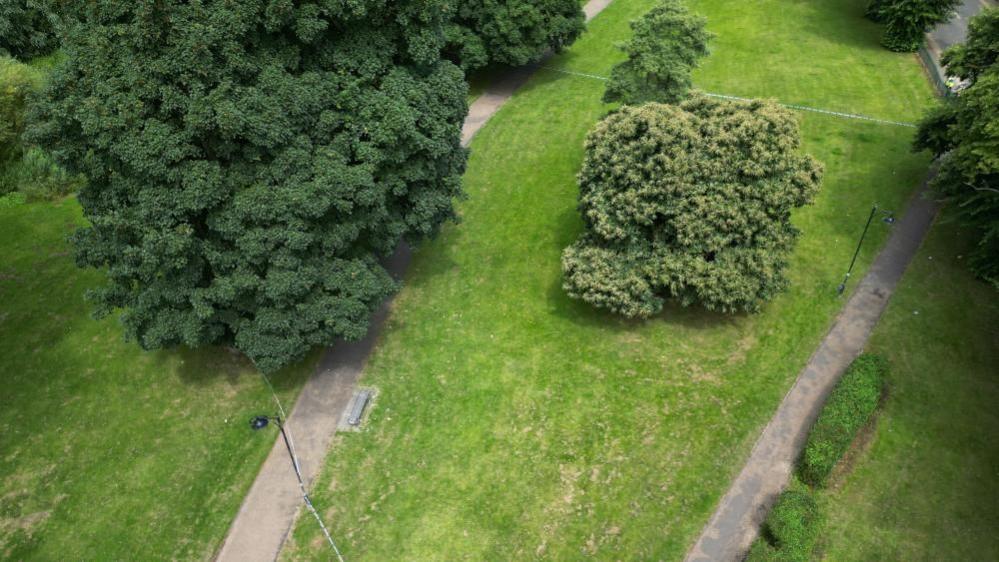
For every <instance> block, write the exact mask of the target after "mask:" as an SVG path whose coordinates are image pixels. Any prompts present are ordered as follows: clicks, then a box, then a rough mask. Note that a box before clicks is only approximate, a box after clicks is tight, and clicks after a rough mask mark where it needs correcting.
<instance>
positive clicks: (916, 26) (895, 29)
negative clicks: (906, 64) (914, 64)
mask: <svg viewBox="0 0 999 562" xmlns="http://www.w3.org/2000/svg"><path fill="white" fill-rule="evenodd" d="M960 3H961V0H891V1H889V2H886V3H885V5H884V7H883V8H882V9H881V12H880V13H881V17H880V19H881V21H883V22H884V23H885V33H884V36H883V37H882V38H881V43H882V44H883V45H884V46H885V47H887V48H888V49H890V50H892V51H898V52H911V51H917V50H919V48H920V47H922V46H923V41H924V38H925V33H926V32H927V31H929V30H930V29H931V28H932V27H933V26H935V25H937V24H939V23H943V22H945V21H947V20H949V19H950V18H951V16H952V15H953V14H954V9H955V8H957V6H958V5H959V4H960Z"/></svg>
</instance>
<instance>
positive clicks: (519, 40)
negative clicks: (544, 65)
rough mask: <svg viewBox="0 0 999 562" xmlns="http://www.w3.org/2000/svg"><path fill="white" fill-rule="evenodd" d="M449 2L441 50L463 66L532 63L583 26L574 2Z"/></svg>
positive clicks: (573, 36)
mask: <svg viewBox="0 0 999 562" xmlns="http://www.w3.org/2000/svg"><path fill="white" fill-rule="evenodd" d="M451 1H452V3H453V9H454V12H455V14H454V18H453V19H452V21H451V23H450V24H449V25H448V26H447V38H448V47H447V53H448V56H449V58H451V59H452V60H454V61H455V62H457V63H458V64H460V65H461V66H462V68H464V69H466V70H473V69H476V68H481V67H483V66H486V65H488V64H491V63H500V64H507V65H512V66H520V65H524V64H528V63H531V62H537V61H539V60H541V57H542V56H543V55H544V54H545V52H546V51H547V50H549V49H551V50H554V51H559V50H561V49H563V48H565V47H568V46H569V45H571V44H572V42H573V41H575V40H576V38H577V37H578V36H579V34H580V33H582V31H583V27H584V23H583V22H584V16H583V10H582V9H581V7H580V6H581V4H580V2H579V1H578V0H451Z"/></svg>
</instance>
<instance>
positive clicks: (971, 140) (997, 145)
mask: <svg viewBox="0 0 999 562" xmlns="http://www.w3.org/2000/svg"><path fill="white" fill-rule="evenodd" d="M997 55H999V8H992V9H990V10H987V11H985V12H983V13H982V14H980V15H979V16H977V17H976V18H974V19H972V20H971V24H970V26H969V35H968V41H967V43H966V44H964V45H962V46H956V47H953V48H951V49H950V50H948V51H947V52H946V53H945V54H944V57H943V60H944V61H947V62H948V66H947V70H948V72H950V73H951V74H954V75H957V76H960V77H961V78H963V79H965V80H969V81H970V82H971V85H970V86H969V87H967V88H966V89H964V90H963V91H961V93H960V95H959V96H952V97H950V98H948V99H947V100H945V101H944V103H943V104H942V105H941V106H940V107H938V108H936V109H934V110H932V111H930V113H929V114H928V115H927V116H926V117H925V118H924V119H923V120H922V122H921V123H920V124H919V130H918V132H917V134H916V141H915V148H916V149H917V150H923V149H928V150H930V151H932V152H933V153H934V154H935V155H937V156H938V157H939V160H940V166H939V170H938V172H937V175H936V177H934V178H933V182H932V184H931V185H932V187H933V188H935V189H936V190H937V192H938V193H939V194H941V195H942V196H943V197H945V198H946V199H947V200H948V201H950V202H951V203H952V205H951V208H952V209H954V211H955V212H956V213H957V216H958V217H960V219H961V220H962V221H963V222H964V223H965V224H967V225H969V226H971V227H972V228H973V229H974V230H975V231H976V232H977V233H979V238H978V244H977V246H976V248H975V250H974V251H973V252H972V254H971V256H970V258H971V259H970V260H969V263H970V265H971V267H972V269H973V270H974V271H975V272H976V273H977V274H978V275H979V276H980V277H981V278H983V279H985V280H986V281H987V282H989V283H991V284H992V285H993V286H995V287H997V288H999V63H997V62H996V59H997Z"/></svg>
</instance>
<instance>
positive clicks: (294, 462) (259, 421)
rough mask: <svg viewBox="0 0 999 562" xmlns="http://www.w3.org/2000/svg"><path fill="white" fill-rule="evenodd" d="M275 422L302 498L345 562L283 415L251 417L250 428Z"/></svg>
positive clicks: (258, 428) (336, 552)
mask: <svg viewBox="0 0 999 562" xmlns="http://www.w3.org/2000/svg"><path fill="white" fill-rule="evenodd" d="M279 407H280V406H279ZM272 421H273V422H274V424H275V425H277V426H278V429H279V430H281V437H282V438H283V439H284V446H285V448H287V449H288V456H289V457H291V466H292V467H294V468H295V476H296V477H297V478H298V487H299V489H300V490H301V491H302V499H303V500H304V501H305V505H306V507H308V508H309V511H311V512H312V516H313V517H315V518H316V521H317V522H318V523H319V528H320V529H322V531H323V535H325V536H326V541H327V542H328V543H329V545H330V547H331V548H332V549H333V552H334V553H335V554H336V557H337V560H339V561H340V562H343V556H342V555H341V554H340V549H339V548H337V546H336V543H334V542H333V537H332V535H330V532H329V530H328V529H327V528H326V524H325V523H323V520H322V518H321V517H320V516H319V512H318V511H316V508H315V506H314V505H312V498H310V497H309V493H308V492H307V491H306V490H305V480H303V479H302V469H301V468H300V467H299V466H298V457H297V456H295V450H294V449H293V448H292V446H291V441H290V440H289V439H288V433H287V432H286V431H285V429H284V423H282V421H281V416H264V415H259V416H253V417H252V418H250V429H252V430H254V431H257V430H260V429H263V428H265V427H267V424H269V423H270V422H272Z"/></svg>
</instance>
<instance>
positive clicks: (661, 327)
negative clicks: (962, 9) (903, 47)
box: [285, 0, 931, 560]
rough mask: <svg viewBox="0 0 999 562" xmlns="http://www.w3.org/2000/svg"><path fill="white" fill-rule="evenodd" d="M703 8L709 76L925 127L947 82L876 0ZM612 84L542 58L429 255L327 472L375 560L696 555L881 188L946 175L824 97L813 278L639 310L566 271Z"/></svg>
mask: <svg viewBox="0 0 999 562" xmlns="http://www.w3.org/2000/svg"><path fill="white" fill-rule="evenodd" d="M651 3H652V2H651V0H616V1H615V2H614V3H613V4H611V6H610V7H609V8H607V10H606V11H605V12H604V13H602V14H601V15H600V16H599V17H597V18H596V19H595V20H594V21H593V22H591V24H590V26H589V31H588V32H587V34H586V35H584V36H583V37H582V38H581V39H580V40H579V42H577V43H576V44H575V45H574V46H573V47H572V48H571V49H570V50H569V51H568V52H567V53H565V54H563V55H561V56H560V57H558V58H556V59H555V60H554V61H553V62H552V63H551V64H552V65H554V66H556V67H561V68H564V69H568V70H572V71H577V72H587V73H594V74H604V75H606V73H607V72H609V69H610V67H611V66H612V65H613V64H614V63H615V62H616V61H617V60H619V57H620V54H619V53H618V52H617V51H616V50H615V49H614V48H613V44H614V42H615V41H619V40H622V39H624V38H625V37H627V33H628V27H627V22H628V20H629V19H632V18H635V17H637V16H639V15H640V14H641V13H643V12H644V11H645V10H647V9H648V7H649V6H650V5H651ZM693 5H694V8H695V9H697V10H698V11H701V12H702V13H704V14H706V15H707V16H708V17H709V21H710V23H709V27H710V28H711V29H712V31H714V32H716V33H717V34H718V35H719V39H718V41H717V43H716V44H715V47H714V53H713V54H712V55H711V57H710V58H709V61H708V62H707V64H706V66H705V67H704V68H703V69H702V70H701V71H700V72H699V73H698V74H697V75H696V76H695V80H696V82H697V83H698V84H699V85H701V86H702V87H703V88H705V89H708V90H711V91H716V92H722V93H730V94H737V95H764V96H771V97H777V98H778V99H780V100H781V101H785V102H794V103H804V104H807V105H812V106H821V107H826V108H828V109H835V110H839V111H850V112H856V113H864V114H869V115H873V116H877V117H883V118H889V119H896V120H906V121H911V120H914V119H916V118H917V117H918V115H919V113H920V112H921V110H922V108H923V107H925V105H926V104H927V102H928V100H929V99H930V96H931V89H930V86H929V85H928V84H927V83H926V81H925V80H924V78H923V76H922V72H921V69H920V67H919V65H918V63H917V62H916V59H915V58H914V57H912V56H907V55H896V54H893V53H889V52H887V51H884V50H883V49H881V48H880V47H879V46H878V43H877V42H878V38H879V30H878V29H877V27H876V26H873V25H868V24H867V23H866V22H865V21H864V20H863V19H862V17H861V16H862V13H863V8H864V2H863V1H861V0H837V1H825V2H819V1H815V2H787V1H780V0H765V1H762V2H754V3H752V6H746V7H741V6H740V5H739V4H738V3H733V2H728V1H723V0H711V1H707V0H705V1H700V2H694V3H693ZM804 52H808V53H810V54H809V56H807V57H806V56H802V53H804ZM885 87H888V89H885ZM602 93H603V83H602V82H600V81H598V80H593V79H587V78H582V77H577V76H570V75H565V74H560V73H557V72H553V71H550V70H542V71H540V72H539V73H538V74H537V75H536V76H535V77H534V78H533V79H532V80H531V81H530V82H529V83H528V84H527V85H526V86H525V87H524V88H523V89H522V90H521V91H519V92H518V93H517V95H516V96H514V98H513V99H512V100H511V101H510V102H509V103H508V104H507V105H506V106H504V108H503V109H502V111H500V113H499V114H498V115H496V116H495V117H494V118H493V119H492V120H491V121H490V122H489V123H488V124H487V125H486V126H485V128H484V129H483V130H482V131H481V132H480V133H479V135H478V136H477V137H476V139H475V141H474V142H473V144H472V156H471V160H470V162H469V169H468V172H467V174H466V177H465V181H466V186H467V190H468V193H469V199H468V200H467V201H465V202H464V203H463V204H462V206H461V214H462V216H463V219H464V220H463V222H462V224H460V225H458V226H455V227H449V228H447V229H445V231H444V232H443V233H442V235H441V236H440V237H439V238H438V239H437V240H435V241H433V242H431V243H428V244H426V245H425V246H424V247H423V248H421V249H420V250H419V252H418V253H417V255H416V257H415V260H414V263H413V265H412V268H411V270H410V271H409V273H408V277H407V286H406V287H405V288H404V290H403V291H402V293H401V294H400V295H399V297H398V299H397V300H396V301H395V304H394V307H395V308H394V311H393V314H392V316H391V318H390V320H389V324H388V329H387V330H386V333H385V335H384V337H383V339H382V341H381V343H380V345H379V347H378V349H377V350H376V352H375V353H374V355H373V357H372V358H371V360H370V362H369V364H368V368H367V371H366V374H365V380H364V384H368V385H373V386H377V387H379V388H380V389H381V394H380V396H379V399H378V402H377V403H376V404H375V406H374V408H373V410H372V412H371V418H370V422H369V426H368V428H367V429H366V430H365V431H362V432H360V433H356V434H350V435H345V436H342V437H341V438H340V441H339V443H338V445H337V446H336V447H335V448H334V449H333V451H332V453H331V455H330V456H329V459H328V464H327V466H326V468H325V470H324V472H323V475H322V477H321V478H320V479H319V481H318V483H317V486H316V491H317V496H318V497H317V504H319V505H322V506H331V507H329V509H328V510H327V512H326V515H327V517H328V519H329V523H330V524H331V525H332V529H333V532H334V534H335V536H337V537H338V538H339V539H340V541H341V543H342V545H343V547H344V549H345V550H346V554H347V556H348V557H349V558H350V559H351V560H389V559H391V560H466V559H467V560H489V559H524V558H531V557H535V556H537V557H543V558H552V559H576V558H579V557H581V556H593V557H595V558H598V559H613V558H615V557H624V558H633V559H659V558H663V559H678V558H680V557H681V556H682V555H683V553H684V552H685V550H686V549H687V547H688V545H689V544H690V542H691V541H692V540H693V538H694V537H695V536H696V534H697V532H698V531H699V530H700V529H701V527H702V526H703V524H704V522H705V521H706V520H707V518H708V517H709V515H710V512H711V510H712V509H713V508H714V505H715V504H716V502H717V500H718V498H719V497H720V496H721V495H722V494H723V493H724V490H725V488H726V486H727V485H728V483H729V481H730V479H731V478H732V476H733V475H734V474H735V472H737V470H738V469H739V467H740V466H741V464H742V462H743V461H744V459H745V457H746V455H747V454H748V452H749V449H750V447H751V446H752V443H753V441H754V440H755V438H756V436H757V434H758V432H759V430H760V428H761V427H762V426H763V425H764V424H765V423H766V421H767V419H768V418H769V417H770V415H771V414H772V413H773V410H774V408H775V407H776V405H777V404H778V402H779V400H780V398H781V396H782V395H783V394H784V392H785V391H786V389H787V387H788V385H789V384H790V383H791V381H792V380H793V379H794V377H795V375H796V374H797V373H798V371H799V370H800V369H801V367H802V366H803V365H804V363H805V361H806V360H807V358H808V357H809V355H810V354H811V352H812V351H813V349H814V347H815V346H816V345H817V343H818V342H819V340H820V339H821V337H822V335H823V334H824V333H825V331H826V330H827V329H828V326H829V324H830V322H831V321H832V318H833V316H834V315H835V313H836V312H837V311H838V310H839V308H840V306H841V304H842V302H843V301H842V300H841V299H838V298H836V296H835V286H836V284H837V283H838V282H839V279H840V278H841V277H842V274H843V271H844V268H845V267H846V266H847V264H848V263H849V259H850V255H851V253H852V251H853V248H854V245H855V243H856V238H857V236H859V234H860V230H861V229H862V228H863V223H864V220H865V219H866V216H867V212H868V211H869V209H870V205H871V203H872V202H874V201H877V202H878V203H880V204H882V205H883V206H885V207H895V208H899V207H901V206H902V204H903V202H904V201H905V199H906V198H907V196H908V195H909V194H910V193H911V192H912V190H913V188H915V187H916V186H917V185H918V184H919V183H920V182H921V181H922V178H923V176H924V173H925V168H926V159H925V157H923V156H920V155H913V154H911V153H910V151H909V142H910V140H911V135H912V129H907V128H901V127H891V126H884V125H874V124H870V123H864V122H858V121H851V120H844V119H838V118H834V117H829V116H823V115H816V114H808V113H802V114H801V123H802V132H803V136H804V139H805V148H806V149H807V150H808V151H810V152H811V153H812V154H814V155H815V156H816V157H818V158H819V159H820V160H822V161H823V162H824V163H825V164H826V168H827V172H826V178H825V182H824V187H823V191H822V193H821V195H820V196H819V197H818V200H817V202H816V204H815V206H813V207H810V208H807V209H804V210H803V211H802V212H800V213H797V214H796V215H795V217H794V221H795V223H796V224H797V226H798V227H799V228H801V229H802V230H803V232H804V235H803V238H802V240H801V242H800V243H799V245H798V249H797V251H796V253H795V254H794V257H793V260H792V267H791V269H790V277H791V281H792V288H791V290H790V291H789V292H788V293H786V294H784V295H782V296H781V297H779V298H778V299H776V300H775V301H774V302H773V303H771V304H770V305H769V306H768V307H767V308H766V310H765V311H764V312H763V313H761V314H757V315H742V316H722V315H716V314H709V313H706V312H704V311H703V310H700V309H679V308H676V307H672V308H668V309H667V310H666V311H665V312H664V314H663V315H662V316H661V317H659V318H656V319H653V320H651V321H648V322H640V323H638V322H624V321H621V320H619V319H617V318H614V317H612V316H609V315H606V314H602V313H599V312H596V311H594V310H593V309H591V308H589V307H587V306H585V305H583V304H580V303H578V302H573V301H570V300H569V299H568V298H566V296H565V295H564V293H563V291H562V289H561V286H560V285H561V278H560V269H559V256H560V254H561V251H562V249H563V248H564V247H565V246H566V245H567V244H569V243H570V242H571V241H572V240H573V239H574V238H575V237H576V235H577V234H578V232H579V229H580V222H579V218H578V215H577V213H576V210H575V207H576V195H577V191H576V189H577V188H576V184H575V173H576V171H577V170H578V167H579V164H580V160H581V156H582V139H583V136H584V135H585V133H586V131H587V130H588V129H589V128H590V127H591V126H592V125H593V123H594V122H595V121H596V120H597V119H599V118H600V116H601V115H603V114H604V113H605V112H606V111H607V109H608V107H607V106H605V105H603V104H601V103H600V97H601V95H602ZM872 233H873V238H869V239H868V242H869V243H868V244H867V245H865V248H864V250H863V252H862V254H861V258H860V267H861V270H863V269H865V268H866V266H867V264H869V262H870V260H871V258H872V256H873V254H874V253H875V251H876V249H877V248H878V247H879V246H880V244H881V242H883V240H884V238H885V235H886V231H885V229H884V228H880V227H879V228H877V229H873V230H872ZM855 278H857V277H856V276H855ZM294 543H295V544H294V545H292V547H290V548H289V549H287V550H286V552H285V557H286V558H289V559H291V558H295V559H299V558H315V559H323V558H325V556H326V554H327V552H326V551H325V550H324V549H323V543H322V541H321V540H319V535H318V533H317V532H316V530H315V528H314V523H312V522H311V521H307V520H304V519H303V520H301V522H300V524H299V527H298V529H297V531H296V532H295V534H294Z"/></svg>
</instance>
